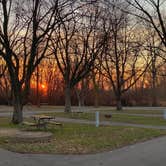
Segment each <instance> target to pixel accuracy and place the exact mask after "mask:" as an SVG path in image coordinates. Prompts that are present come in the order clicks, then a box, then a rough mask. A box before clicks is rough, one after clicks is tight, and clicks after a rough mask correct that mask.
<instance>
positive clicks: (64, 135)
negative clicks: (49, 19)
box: [0, 115, 166, 154]
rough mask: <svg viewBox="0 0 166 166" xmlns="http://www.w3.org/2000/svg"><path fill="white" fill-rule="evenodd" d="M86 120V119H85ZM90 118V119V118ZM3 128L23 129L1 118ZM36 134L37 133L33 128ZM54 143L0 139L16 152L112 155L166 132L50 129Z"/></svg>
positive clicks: (85, 127)
mask: <svg viewBox="0 0 166 166" xmlns="http://www.w3.org/2000/svg"><path fill="white" fill-rule="evenodd" d="M82 116H83V115H82ZM86 116H87V115H86ZM0 128H21V129H23V127H20V126H17V125H12V124H10V120H9V119H7V118H0ZM32 129H33V130H36V129H34V128H32ZM48 131H50V132H52V133H53V139H52V141H50V142H45V143H21V142H18V143H13V142H10V141H9V139H8V138H3V137H2V136H1V137H0V147H1V148H5V149H8V150H11V151H16V152H28V153H57V154H86V153H97V152H102V151H110V150H113V149H116V148H120V147H123V146H126V145H129V144H134V143H136V142H142V141H145V140H148V139H152V138H154V137H159V136H163V135H166V130H157V129H142V128H135V127H122V126H121V127H119V126H100V127H99V128H96V127H95V126H93V125H81V124H71V123H70V124H67V123H65V124H64V126H63V127H62V128H59V127H55V128H54V127H50V128H48Z"/></svg>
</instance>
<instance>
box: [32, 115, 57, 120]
mask: <svg viewBox="0 0 166 166" xmlns="http://www.w3.org/2000/svg"><path fill="white" fill-rule="evenodd" d="M32 118H33V119H35V120H40V119H43V120H44V119H46V120H47V119H49V120H50V119H54V117H53V116H49V115H33V116H32Z"/></svg>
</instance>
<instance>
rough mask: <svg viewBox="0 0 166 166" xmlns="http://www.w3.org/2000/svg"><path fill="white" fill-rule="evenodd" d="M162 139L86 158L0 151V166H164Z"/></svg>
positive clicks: (165, 150) (164, 141)
mask: <svg viewBox="0 0 166 166" xmlns="http://www.w3.org/2000/svg"><path fill="white" fill-rule="evenodd" d="M165 155H166V137H161V138H157V139H153V140H150V141H146V142H143V143H137V144H135V145H131V146H127V147H124V148H121V149H118V150H114V151H110V152H104V153H98V154H90V155H56V154H55V155H47V154H18V153H13V152H9V151H6V150H3V149H0V166H78V165H79V166H165V165H166V156H165Z"/></svg>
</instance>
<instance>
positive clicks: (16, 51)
mask: <svg viewBox="0 0 166 166" xmlns="http://www.w3.org/2000/svg"><path fill="white" fill-rule="evenodd" d="M67 4H69V1H61V2H60V1H58V0H54V1H52V0H35V1H34V0H1V1H0V56H2V57H3V59H4V61H5V63H6V65H7V68H8V72H9V75H10V84H11V87H12V94H13V105H14V113H13V118H12V122H13V123H21V122H22V120H23V115H22V109H23V105H24V104H25V102H26V100H27V97H28V92H29V88H30V79H31V76H32V73H33V72H34V70H35V68H36V66H37V65H38V64H39V63H40V62H41V60H42V59H43V57H44V56H45V55H46V54H47V47H48V45H49V41H50V36H51V35H52V32H53V30H54V28H55V26H56V25H57V24H59V20H58V19H57V13H58V11H59V10H60V11H63V7H64V6H66V5H67ZM69 13H70V12H68V14H69ZM65 16H66V15H64V17H65Z"/></svg>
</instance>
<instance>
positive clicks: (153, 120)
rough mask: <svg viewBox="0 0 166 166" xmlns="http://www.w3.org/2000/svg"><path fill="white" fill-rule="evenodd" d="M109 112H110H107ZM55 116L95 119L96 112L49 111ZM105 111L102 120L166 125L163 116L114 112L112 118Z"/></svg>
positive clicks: (101, 114)
mask: <svg viewBox="0 0 166 166" xmlns="http://www.w3.org/2000/svg"><path fill="white" fill-rule="evenodd" d="M107 114H108V113H107ZM48 115H52V116H55V117H66V118H74V119H86V120H95V113H94V112H93V113H81V114H78V113H64V112H57V113H48ZM104 115H105V114H104V113H100V120H101V121H107V120H109V121H112V122H124V123H133V124H145V125H156V126H162V125H166V120H165V119H164V118H163V117H144V116H134V115H127V114H113V115H112V118H111V120H110V119H106V118H105V117H104Z"/></svg>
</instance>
